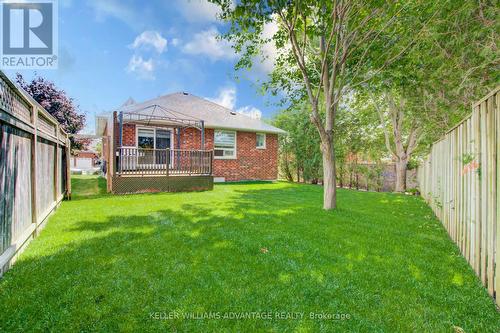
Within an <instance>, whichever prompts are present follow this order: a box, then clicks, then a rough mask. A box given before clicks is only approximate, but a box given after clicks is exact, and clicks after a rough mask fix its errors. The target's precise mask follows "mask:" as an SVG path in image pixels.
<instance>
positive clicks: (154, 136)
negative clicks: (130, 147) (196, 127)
mask: <svg viewBox="0 0 500 333" xmlns="http://www.w3.org/2000/svg"><path fill="white" fill-rule="evenodd" d="M171 141H172V140H171V136H170V131H169V130H165V129H160V128H138V129H137V147H138V148H147V149H153V148H154V149H167V148H171Z"/></svg>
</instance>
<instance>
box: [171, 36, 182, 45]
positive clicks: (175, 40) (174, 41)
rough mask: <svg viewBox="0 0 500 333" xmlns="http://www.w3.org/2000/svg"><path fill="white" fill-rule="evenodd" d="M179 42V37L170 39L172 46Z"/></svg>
mask: <svg viewBox="0 0 500 333" xmlns="http://www.w3.org/2000/svg"><path fill="white" fill-rule="evenodd" d="M180 43H181V40H180V39H179V38H174V39H172V41H171V44H172V45H173V46H178V45H179V44H180Z"/></svg>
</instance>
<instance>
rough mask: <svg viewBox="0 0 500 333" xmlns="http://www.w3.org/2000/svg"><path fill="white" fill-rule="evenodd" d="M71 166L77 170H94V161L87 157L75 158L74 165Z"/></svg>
mask: <svg viewBox="0 0 500 333" xmlns="http://www.w3.org/2000/svg"><path fill="white" fill-rule="evenodd" d="M71 166H72V168H75V169H92V168H93V167H94V166H93V165H92V159H91V158H85V157H73V163H72V165H71Z"/></svg>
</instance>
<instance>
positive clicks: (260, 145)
mask: <svg viewBox="0 0 500 333" xmlns="http://www.w3.org/2000/svg"><path fill="white" fill-rule="evenodd" d="M256 137H257V142H256V145H255V147H257V149H266V134H264V133H257V134H256Z"/></svg>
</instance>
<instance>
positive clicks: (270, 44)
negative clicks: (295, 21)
mask: <svg viewBox="0 0 500 333" xmlns="http://www.w3.org/2000/svg"><path fill="white" fill-rule="evenodd" d="M277 32H278V24H277V23H276V21H274V20H273V21H271V22H268V23H265V24H264V28H263V29H262V34H261V37H262V39H264V40H266V42H265V43H264V45H262V49H261V55H260V56H258V57H256V59H254V60H255V61H254V64H255V68H256V69H257V70H258V71H260V72H262V73H264V74H269V73H271V72H272V70H273V69H274V64H275V62H276V59H277V58H278V55H279V50H278V49H277V48H276V43H275V42H274V40H273V37H274V35H275V34H276V33H277Z"/></svg>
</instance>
